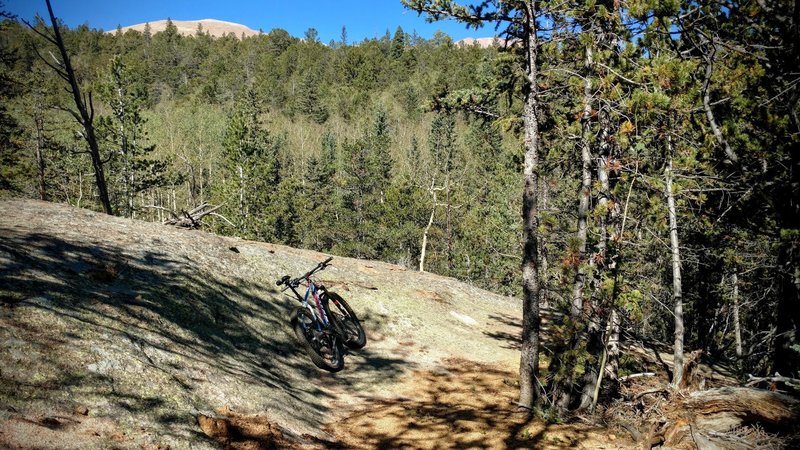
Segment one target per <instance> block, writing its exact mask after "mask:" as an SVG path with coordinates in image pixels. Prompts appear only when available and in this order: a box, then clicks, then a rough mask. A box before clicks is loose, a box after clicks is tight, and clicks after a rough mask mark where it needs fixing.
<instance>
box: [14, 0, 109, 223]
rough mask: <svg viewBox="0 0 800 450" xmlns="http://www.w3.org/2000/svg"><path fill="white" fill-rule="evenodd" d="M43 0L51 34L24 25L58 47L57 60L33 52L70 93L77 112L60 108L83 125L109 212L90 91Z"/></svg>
mask: <svg viewBox="0 0 800 450" xmlns="http://www.w3.org/2000/svg"><path fill="white" fill-rule="evenodd" d="M45 1H46V3H47V12H48V13H49V15H50V23H51V24H52V26H53V33H52V35H51V34H49V33H46V32H42V31H39V30H37V29H36V28H35V27H34V26H33V25H31V24H30V23H28V22H25V24H26V25H28V27H29V28H30V29H31V30H33V31H34V32H35V33H36V34H38V35H39V36H41V37H42V38H44V39H45V40H46V41H47V42H49V43H51V44H53V45H55V46H56V47H57V48H58V52H59V54H60V56H61V59H60V60H59V59H58V57H56V56H55V55H53V54H50V56H51V57H52V62H51V61H50V60H48V59H47V58H45V57H44V56H42V55H41V53H39V50H38V49H36V47H34V51H35V52H36V54H37V55H38V56H39V58H40V59H41V60H42V61H43V62H44V63H45V64H47V65H48V66H49V67H50V68H51V69H53V70H54V71H55V73H56V74H57V75H58V76H59V77H61V78H62V79H63V80H64V81H66V82H67V83H68V84H69V87H68V88H67V91H68V92H69V93H70V94H72V99H73V100H74V101H75V108H76V109H77V111H75V110H74V109H70V108H64V109H65V110H66V111H67V112H69V113H70V114H71V115H72V117H74V118H75V120H76V121H77V122H78V123H79V124H80V125H81V127H83V133H81V134H82V135H83V138H84V139H85V140H86V143H87V144H88V145H89V155H90V156H91V158H92V167H93V168H94V177H95V181H96V183H97V193H98V195H99V196H100V203H101V204H102V205H103V211H104V212H105V213H106V214H113V210H112V209H111V201H110V199H109V196H108V187H107V186H106V177H105V173H104V172H103V160H102V158H101V157H100V147H99V146H98V144H97V137H96V135H95V132H94V105H93V104H92V94H91V92H90V93H89V95H88V97H87V95H86V94H82V93H81V89H80V86H79V85H78V79H77V77H76V76H75V71H74V70H73V68H72V63H71V62H70V59H69V55H68V54H67V48H66V46H65V45H64V40H63V39H62V37H61V30H60V29H59V27H58V21H57V20H56V16H55V14H53V7H52V6H51V5H50V0H45Z"/></svg>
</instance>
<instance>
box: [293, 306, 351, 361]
mask: <svg viewBox="0 0 800 450" xmlns="http://www.w3.org/2000/svg"><path fill="white" fill-rule="evenodd" d="M292 328H294V334H295V336H297V340H298V341H299V342H300V345H302V346H303V348H304V349H305V350H306V353H308V356H309V357H310V358H311V361H312V362H313V363H314V365H315V366H317V367H319V368H320V369H324V370H327V371H329V372H338V371H340V370H342V368H343V367H344V348H343V347H342V340H341V339H340V338H339V336H337V335H336V333H331V331H330V330H329V329H322V330H319V329H317V320H316V319H315V318H314V316H313V315H312V314H311V313H310V312H309V311H308V310H307V309H306V308H303V307H298V308H295V310H294V312H293V313H292Z"/></svg>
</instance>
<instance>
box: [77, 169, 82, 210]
mask: <svg viewBox="0 0 800 450" xmlns="http://www.w3.org/2000/svg"><path fill="white" fill-rule="evenodd" d="M82 201H83V172H82V171H80V170H79V171H78V200H77V201H76V202H75V206H77V207H78V208H80V207H81V202H82Z"/></svg>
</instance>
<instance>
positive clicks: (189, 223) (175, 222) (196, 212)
mask: <svg viewBox="0 0 800 450" xmlns="http://www.w3.org/2000/svg"><path fill="white" fill-rule="evenodd" d="M223 205H224V203H223V204H220V205H217V206H213V205H210V204H208V203H205V202H204V203H202V204H200V205H199V206H196V207H194V208H192V209H191V210H190V211H181V213H180V214H178V213H176V212H175V211H172V210H170V209H168V208H164V207H163V206H155V205H149V206H145V208H156V209H161V210H164V211H167V212H169V214H170V215H171V216H172V217H171V218H169V219H164V221H163V222H161V223H163V224H164V225H172V226H176V227H181V228H191V229H198V228H200V225H201V224H200V221H201V220H202V219H203V217H205V216H209V215H211V216H216V217H219V218H221V219H222V220H224V221H225V222H227V223H228V224H229V225H231V226H234V225H233V223H231V221H230V220H228V219H227V218H225V216H223V215H221V214H218V213H217V212H216V211H217V210H218V209H220V208H222V206H223Z"/></svg>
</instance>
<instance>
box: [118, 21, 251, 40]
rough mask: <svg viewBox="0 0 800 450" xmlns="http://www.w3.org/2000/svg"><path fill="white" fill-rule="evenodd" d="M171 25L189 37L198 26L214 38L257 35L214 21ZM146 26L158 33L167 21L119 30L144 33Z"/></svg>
mask: <svg viewBox="0 0 800 450" xmlns="http://www.w3.org/2000/svg"><path fill="white" fill-rule="evenodd" d="M172 23H173V24H174V25H175V27H176V28H177V29H178V33H180V34H182V35H184V36H191V35H193V34H195V33H196V32H197V27H198V25H202V27H203V31H206V32H208V33H209V34H210V35H211V36H214V37H220V36H225V35H226V34H228V33H233V34H234V35H235V36H236V37H237V38H240V37H242V35H244V36H245V37H250V36H255V35H257V34H258V33H259V32H258V31H256V30H253V29H251V28H248V27H247V26H245V25H241V24H238V23H233V22H225V21H224V20H216V19H202V20H173V21H172ZM148 24H149V25H150V32H151V33H158V32H159V31H164V30H165V29H166V28H167V20H156V21H154V22H147V23H138V24H136V25H130V26H127V27H122V28H121V29H122V32H123V33H124V32H126V31H128V30H136V31H140V32H144V29H145V27H146V26H147V25H148ZM108 32H109V33H116V32H117V30H108Z"/></svg>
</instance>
